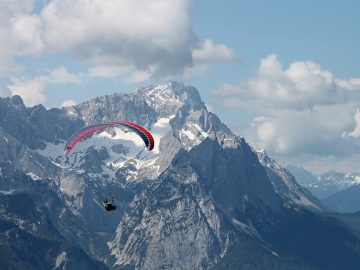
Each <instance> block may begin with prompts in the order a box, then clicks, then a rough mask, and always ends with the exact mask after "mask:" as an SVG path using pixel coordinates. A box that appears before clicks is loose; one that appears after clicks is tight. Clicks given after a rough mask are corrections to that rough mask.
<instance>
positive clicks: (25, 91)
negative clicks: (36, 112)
mask: <svg viewBox="0 0 360 270" xmlns="http://www.w3.org/2000/svg"><path fill="white" fill-rule="evenodd" d="M81 81H82V79H81V77H80V76H78V75H76V74H71V73H69V72H68V70H67V69H66V68H65V67H59V68H56V69H53V70H51V71H49V73H48V75H47V76H39V77H35V78H31V79H28V78H22V79H18V78H13V84H11V85H8V89H9V90H10V91H11V93H12V95H19V96H21V97H22V99H23V100H24V103H25V104H26V105H28V106H32V105H36V104H39V103H44V102H45V101H46V97H45V95H44V92H45V90H46V87H47V85H48V84H68V83H80V82H81Z"/></svg>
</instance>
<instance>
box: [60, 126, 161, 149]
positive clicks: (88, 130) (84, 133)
mask: <svg viewBox="0 0 360 270" xmlns="http://www.w3.org/2000/svg"><path fill="white" fill-rule="evenodd" d="M116 126H122V127H126V128H128V129H130V130H131V131H133V132H135V133H136V134H137V135H138V136H140V137H141V139H142V140H143V141H144V144H145V146H146V147H147V149H148V150H149V151H151V150H152V149H154V138H153V136H152V135H151V133H150V132H149V131H148V130H147V129H146V128H144V127H142V126H140V125H138V124H136V123H133V122H129V121H123V120H118V121H114V122H107V123H102V124H96V125H90V126H86V127H84V128H82V129H81V130H79V131H78V132H76V133H75V134H74V135H72V136H71V137H70V138H69V140H68V141H67V143H66V145H65V153H66V155H68V154H70V152H71V150H72V149H73V148H74V147H75V145H76V144H77V143H78V142H79V141H81V140H82V139H84V138H86V137H88V136H90V135H92V134H94V133H95V132H97V131H101V130H104V129H107V128H112V127H116Z"/></svg>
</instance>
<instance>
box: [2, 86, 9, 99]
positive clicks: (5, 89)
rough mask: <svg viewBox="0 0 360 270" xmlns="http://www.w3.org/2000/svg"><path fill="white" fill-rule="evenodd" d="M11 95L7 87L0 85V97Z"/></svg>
mask: <svg viewBox="0 0 360 270" xmlns="http://www.w3.org/2000/svg"><path fill="white" fill-rule="evenodd" d="M10 95H11V91H10V89H9V88H7V87H5V88H1V87H0V97H8V96H10Z"/></svg>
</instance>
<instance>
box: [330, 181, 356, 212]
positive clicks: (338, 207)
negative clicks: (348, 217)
mask: <svg viewBox="0 0 360 270" xmlns="http://www.w3.org/2000/svg"><path fill="white" fill-rule="evenodd" d="M323 202H324V204H325V205H326V206H328V207H330V208H331V209H334V210H335V211H337V212H340V213H354V212H357V211H360V185H353V186H351V187H348V188H346V189H343V190H341V191H339V192H337V193H335V194H333V195H331V196H329V197H327V198H325V199H324V200H323Z"/></svg>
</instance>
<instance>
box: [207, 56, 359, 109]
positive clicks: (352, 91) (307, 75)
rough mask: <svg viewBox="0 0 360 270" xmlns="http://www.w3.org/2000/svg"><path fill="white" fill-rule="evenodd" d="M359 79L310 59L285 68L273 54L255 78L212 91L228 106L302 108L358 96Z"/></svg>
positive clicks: (263, 61)
mask: <svg viewBox="0 0 360 270" xmlns="http://www.w3.org/2000/svg"><path fill="white" fill-rule="evenodd" d="M359 81H360V79H357V78H356V79H352V80H340V79H336V78H335V77H334V75H333V74H332V73H331V72H329V71H327V70H324V69H322V68H321V67H320V65H319V64H317V63H314V62H311V61H299V62H294V63H292V64H291V65H290V66H289V67H288V69H286V70H285V69H283V67H282V64H281V62H280V61H279V60H278V58H277V56H276V55H274V54H272V55H269V56H268V57H266V58H264V59H263V60H261V63H260V66H259V69H258V72H257V74H256V76H254V78H251V79H250V80H248V81H246V82H243V83H240V84H237V85H234V84H224V85H221V86H220V87H218V88H217V89H215V90H214V91H213V94H214V95H216V96H219V97H221V98H222V100H223V104H224V105H226V106H231V107H238V106H248V107H249V106H250V107H254V106H258V107H260V106H261V107H264V108H268V109H297V110H303V109H311V108H314V107H315V106H319V105H332V104H338V103H347V102H348V101H349V100H354V99H359V98H360V83H359Z"/></svg>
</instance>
